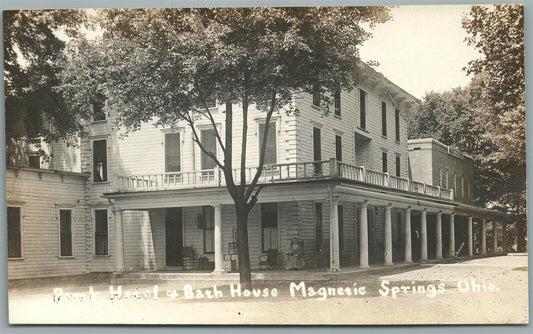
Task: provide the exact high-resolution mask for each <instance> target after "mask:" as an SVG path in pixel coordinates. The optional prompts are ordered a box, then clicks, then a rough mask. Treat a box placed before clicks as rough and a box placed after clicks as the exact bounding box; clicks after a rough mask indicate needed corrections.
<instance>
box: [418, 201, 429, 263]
mask: <svg viewBox="0 0 533 334" xmlns="http://www.w3.org/2000/svg"><path fill="white" fill-rule="evenodd" d="M420 216H421V219H420V261H421V262H426V261H427V260H428V230H427V210H426V209H423V210H422V211H421V212H420Z"/></svg>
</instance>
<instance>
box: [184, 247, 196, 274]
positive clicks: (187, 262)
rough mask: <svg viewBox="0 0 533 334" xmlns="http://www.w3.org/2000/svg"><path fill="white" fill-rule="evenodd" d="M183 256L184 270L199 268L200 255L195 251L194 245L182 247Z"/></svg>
mask: <svg viewBox="0 0 533 334" xmlns="http://www.w3.org/2000/svg"><path fill="white" fill-rule="evenodd" d="M181 256H182V257H183V269H184V270H191V269H192V270H194V269H198V267H199V265H200V262H199V260H198V256H197V255H196V253H195V252H194V248H193V246H189V247H182V248H181Z"/></svg>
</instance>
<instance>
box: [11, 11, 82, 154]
mask: <svg viewBox="0 0 533 334" xmlns="http://www.w3.org/2000/svg"><path fill="white" fill-rule="evenodd" d="M83 22H85V15H84V14H83V13H82V12H80V11H76V10H38V11H37V10H19V11H4V26H3V28H4V85H5V112H6V124H7V125H8V126H6V142H7V143H8V146H9V144H10V143H14V142H16V141H18V140H19V139H23V138H39V137H42V138H44V139H45V140H46V141H51V140H56V139H59V138H63V139H68V138H72V136H74V135H75V134H76V133H77V132H78V131H79V130H80V126H79V124H78V122H77V119H76V116H75V115H73V114H71V113H70V111H69V110H68V108H67V107H66V103H65V101H64V99H63V98H62V96H61V94H59V93H57V92H56V91H54V89H53V87H55V86H57V85H58V84H59V81H58V78H57V73H58V72H59V70H60V67H59V63H58V59H59V57H60V56H61V51H62V50H63V48H64V47H65V40H63V39H62V38H60V36H59V35H58V32H59V31H62V33H63V35H64V37H68V36H71V37H73V36H76V35H77V34H78V28H79V27H80V26H81V25H82V24H83ZM51 126H52V127H51ZM51 129H53V131H51ZM8 151H9V148H8Z"/></svg>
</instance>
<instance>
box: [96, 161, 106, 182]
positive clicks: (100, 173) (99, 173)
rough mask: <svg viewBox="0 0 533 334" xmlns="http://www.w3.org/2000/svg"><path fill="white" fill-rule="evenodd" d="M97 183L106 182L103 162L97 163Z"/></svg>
mask: <svg viewBox="0 0 533 334" xmlns="http://www.w3.org/2000/svg"><path fill="white" fill-rule="evenodd" d="M94 181H95V182H103V181H104V162H103V161H101V160H97V161H96V173H95V175H94Z"/></svg>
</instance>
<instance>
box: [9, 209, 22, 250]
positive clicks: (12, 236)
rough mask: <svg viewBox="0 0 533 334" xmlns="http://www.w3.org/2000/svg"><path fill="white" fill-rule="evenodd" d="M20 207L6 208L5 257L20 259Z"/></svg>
mask: <svg viewBox="0 0 533 334" xmlns="http://www.w3.org/2000/svg"><path fill="white" fill-rule="evenodd" d="M20 218H21V215H20V207H13V206H8V207H7V257H8V258H9V259H18V258H21V257H22V229H21V226H20Z"/></svg>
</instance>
